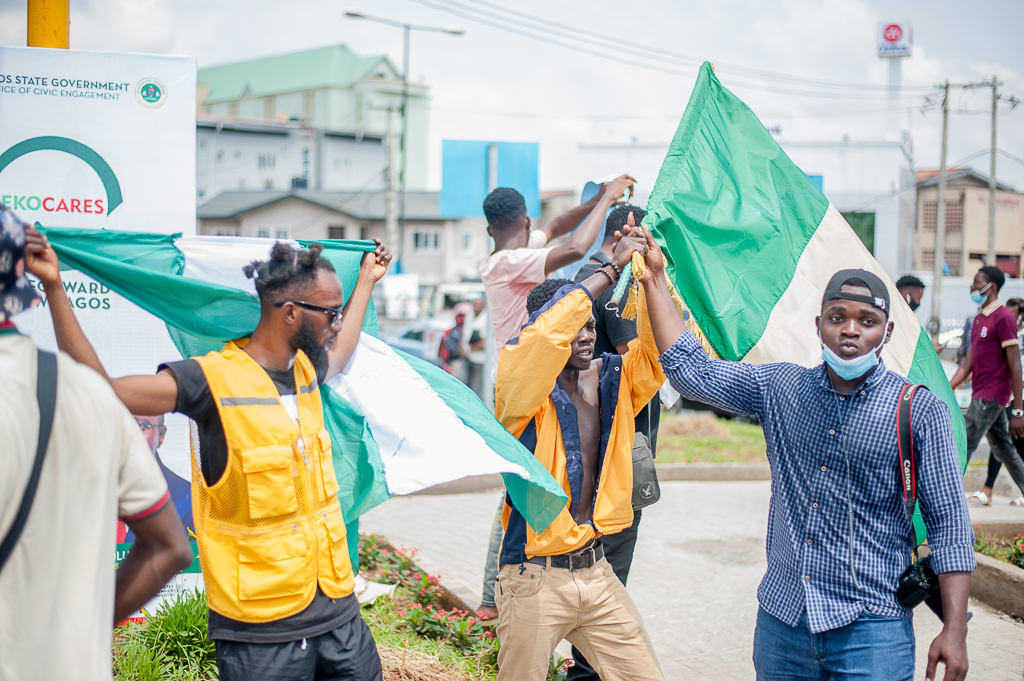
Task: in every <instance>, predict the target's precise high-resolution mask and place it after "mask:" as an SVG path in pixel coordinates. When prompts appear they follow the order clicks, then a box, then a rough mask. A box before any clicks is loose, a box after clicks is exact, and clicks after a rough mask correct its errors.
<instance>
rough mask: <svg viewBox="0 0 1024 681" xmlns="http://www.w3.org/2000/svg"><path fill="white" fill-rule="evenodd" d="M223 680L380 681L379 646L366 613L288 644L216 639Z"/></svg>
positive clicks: (218, 661) (381, 674) (218, 664)
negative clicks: (365, 620)
mask: <svg viewBox="0 0 1024 681" xmlns="http://www.w3.org/2000/svg"><path fill="white" fill-rule="evenodd" d="M216 645H217V669H219V670H220V679H221V681H252V680H253V679H261V680H264V679H265V680H266V681H312V680H313V679H316V680H317V681H319V680H321V679H322V680H323V681H328V680H331V681H381V680H382V679H383V672H382V670H381V666H380V656H379V655H378V654H377V644H376V643H375V642H374V640H373V635H372V634H371V633H370V628H369V627H368V626H366V622H364V621H363V618H362V617H358V616H357V617H355V618H354V619H352V620H350V621H349V622H347V623H345V624H343V625H341V626H340V627H338V628H337V629H335V630H333V631H329V632H327V633H326V634H321V635H320V636H316V637H314V638H310V639H301V640H298V641H290V642H288V643H243V642H240V641H216Z"/></svg>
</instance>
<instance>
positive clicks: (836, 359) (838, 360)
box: [821, 336, 885, 381]
mask: <svg viewBox="0 0 1024 681" xmlns="http://www.w3.org/2000/svg"><path fill="white" fill-rule="evenodd" d="M884 344H885V337H884V336H883V337H882V342H881V343H879V344H878V347H877V348H875V349H873V350H872V351H871V352H869V353H868V354H866V355H861V356H860V357H853V358H851V359H843V358H842V357H840V356H839V355H837V354H836V353H834V352H832V350H830V349H829V347H828V346H827V345H825V344H824V343H823V344H822V346H821V356H822V359H824V360H825V363H826V364H828V365H829V366H830V367H832V371H834V372H836V375H837V376H839V378H841V379H843V380H844V381H851V380H853V379H855V378H860V377H861V376H863V375H864V374H866V373H868V372H869V371H871V370H872V369H874V368H875V367H876V366H878V354H877V352H878V348H880V347H882V345H884Z"/></svg>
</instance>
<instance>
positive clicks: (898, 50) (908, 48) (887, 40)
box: [878, 21, 914, 57]
mask: <svg viewBox="0 0 1024 681" xmlns="http://www.w3.org/2000/svg"><path fill="white" fill-rule="evenodd" d="M913 48H914V29H913V28H912V27H911V25H910V24H908V23H905V22H892V21H885V22H882V23H880V24H879V25H878V56H879V57H909V56H910V53H911V52H912V51H913Z"/></svg>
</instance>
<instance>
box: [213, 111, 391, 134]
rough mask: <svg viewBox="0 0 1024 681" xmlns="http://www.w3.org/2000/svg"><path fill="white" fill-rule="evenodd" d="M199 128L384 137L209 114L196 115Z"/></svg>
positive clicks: (291, 122)
mask: <svg viewBox="0 0 1024 681" xmlns="http://www.w3.org/2000/svg"><path fill="white" fill-rule="evenodd" d="M196 127H197V128H210V129H213V130H231V131H234V132H251V133H262V134H266V135H288V134H290V133H292V132H296V131H298V132H301V131H309V130H315V131H317V132H319V133H321V134H323V135H326V136H328V137H351V138H355V139H370V140H383V139H384V136H383V135H380V134H377V133H372V132H362V131H361V130H353V131H347V130H328V129H326V128H317V127H315V126H312V125H305V124H303V123H300V122H298V121H287V122H285V123H281V122H278V121H267V120H263V119H245V118H228V117H224V116H211V115H209V114H197V115H196Z"/></svg>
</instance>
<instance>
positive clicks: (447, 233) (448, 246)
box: [196, 189, 490, 286]
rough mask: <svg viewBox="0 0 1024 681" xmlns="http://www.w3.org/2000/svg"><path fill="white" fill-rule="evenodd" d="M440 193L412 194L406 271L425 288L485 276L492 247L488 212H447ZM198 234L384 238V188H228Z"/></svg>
mask: <svg viewBox="0 0 1024 681" xmlns="http://www.w3.org/2000/svg"><path fill="white" fill-rule="evenodd" d="M439 196H440V195H439V193H438V192H409V193H408V194H407V196H406V226H405V233H404V238H403V244H402V249H401V254H402V255H401V265H400V268H401V271H402V272H403V273H406V274H415V275H417V276H418V277H419V283H420V284H421V285H423V286H434V285H436V284H440V283H443V282H457V281H462V280H464V279H479V277H480V274H479V270H478V267H479V264H480V262H481V261H482V260H483V258H484V256H485V255H486V254H487V253H488V250H489V248H490V241H489V238H488V236H487V232H486V221H485V220H483V219H482V218H463V219H449V218H444V217H442V216H441V213H440V210H439V205H440V204H439ZM197 213H198V216H197V217H198V221H197V225H196V233H197V234H215V235H227V236H247V237H265V238H272V239H302V240H312V241H315V240H318V239H373V238H378V239H381V240H382V241H383V240H384V239H385V236H384V213H385V196H384V194H383V193H382V192H379V191H378V192H317V191H307V190H301V189H296V190H286V191H271V190H256V191H223V192H220V193H219V194H218V195H217V196H215V197H214V198H213V199H211V200H209V201H207V202H206V203H204V204H202V205H200V206H199V208H198V210H197Z"/></svg>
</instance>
